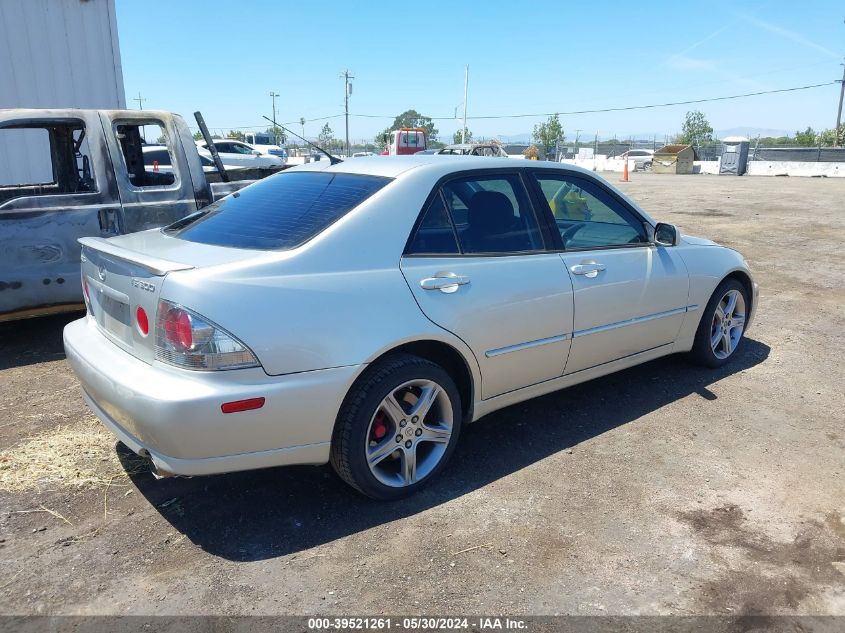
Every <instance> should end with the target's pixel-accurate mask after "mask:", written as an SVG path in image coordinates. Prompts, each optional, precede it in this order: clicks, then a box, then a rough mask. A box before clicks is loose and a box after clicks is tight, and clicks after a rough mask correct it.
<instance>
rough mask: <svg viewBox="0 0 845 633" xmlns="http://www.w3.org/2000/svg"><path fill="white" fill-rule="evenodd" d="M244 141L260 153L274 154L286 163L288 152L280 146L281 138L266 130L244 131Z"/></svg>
mask: <svg viewBox="0 0 845 633" xmlns="http://www.w3.org/2000/svg"><path fill="white" fill-rule="evenodd" d="M244 142H245V143H246V144H247V145H250V146H252V148H253V149H257V150H258V151H259V152H261V153H262V154H266V155H268V156H275V157H276V158H280V159H282V160H283V161H284V162H285V164H287V161H288V152H287V150H286V149H285V148H284V147H282V143H283V141H282V139H280V138H277V137H276V136H275V135H273V134H269V133H268V132H246V133H245V134H244Z"/></svg>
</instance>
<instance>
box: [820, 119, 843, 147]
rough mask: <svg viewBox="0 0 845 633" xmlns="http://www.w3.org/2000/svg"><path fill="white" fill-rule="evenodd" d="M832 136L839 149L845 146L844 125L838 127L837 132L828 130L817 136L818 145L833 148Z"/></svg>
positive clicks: (831, 129)
mask: <svg viewBox="0 0 845 633" xmlns="http://www.w3.org/2000/svg"><path fill="white" fill-rule="evenodd" d="M834 136H836V144H837V145H839V146H840V147H842V146H843V145H845V124H843V125H840V126H839V130H838V131H834V129H833V128H830V129H829V130H825V131H824V132H822V133H821V134H819V144H820V145H822V146H824V147H833V140H834Z"/></svg>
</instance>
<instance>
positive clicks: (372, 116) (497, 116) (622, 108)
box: [349, 81, 839, 121]
mask: <svg viewBox="0 0 845 633" xmlns="http://www.w3.org/2000/svg"><path fill="white" fill-rule="evenodd" d="M837 83H839V82H838V81H828V82H825V83H821V84H811V85H809V86H796V87H794V88H778V89H777V90H760V91H758V92H746V93H744V94H739V95H728V96H724V97H708V98H706V99H688V100H686V101H670V102H667V103H650V104H647V105H635V106H619V107H616V108H599V109H595V110H571V111H569V112H562V111H558V112H535V113H532V114H490V115H480V116H468V117H467V119H521V118H529V117H543V116H552V115H555V114H557V115H561V116H564V115H572V114H598V113H602V112H624V111H628V110H646V109H649V108H666V107H670V106H677V105H690V104H693V103H707V102H710V101H727V100H729V99H744V98H746V97H757V96H760V95H769V94H775V93H779V92H797V91H799V90H810V89H812V88H821V87H823V86H831V85H833V84H837ZM349 116H357V117H364V118H369V119H393V118H395V117H393V116H385V115H380V114H350V115H349ZM430 118H431V119H432V120H433V121H454V120H455V117H451V116H439V117H437V116H436V117H430Z"/></svg>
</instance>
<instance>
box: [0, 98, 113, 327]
mask: <svg viewBox="0 0 845 633" xmlns="http://www.w3.org/2000/svg"><path fill="white" fill-rule="evenodd" d="M45 114H48V113H45ZM102 135H103V129H102V125H101V122H100V118H99V116H98V115H97V113H96V112H91V111H85V110H78V111H73V114H72V115H69V116H61V117H55V116H54V117H50V116H33V115H32V114H17V113H16V114H12V115H7V116H5V117H3V119H2V121H0V291H2V292H0V321H2V320H6V319H9V318H14V317H17V316H27V315H33V314H47V313H50V312H56V311H62V310H67V309H73V308H77V307H82V302H83V300H82V287H81V285H80V280H79V254H80V246H79V243H78V242H77V240H78V239H79V238H80V237H85V236H99V237H108V236H110V235H117V234H118V233H119V232H120V198H119V194H118V190H117V185H116V183H115V182H114V177H113V174H112V171H111V168H110V163H109V155H108V152H107V151H106V150H105V148H104V146H103V144H102V142H101V140H102Z"/></svg>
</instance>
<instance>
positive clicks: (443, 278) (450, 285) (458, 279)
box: [420, 273, 469, 294]
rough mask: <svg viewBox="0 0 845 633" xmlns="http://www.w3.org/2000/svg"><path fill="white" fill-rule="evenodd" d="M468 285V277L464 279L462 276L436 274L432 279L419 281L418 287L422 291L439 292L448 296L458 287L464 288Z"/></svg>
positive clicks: (427, 278)
mask: <svg viewBox="0 0 845 633" xmlns="http://www.w3.org/2000/svg"><path fill="white" fill-rule="evenodd" d="M468 283H469V277H464V276H463V275H456V274H455V273H436V274H435V275H434V277H426V278H425V279H421V280H420V287H421V288H422V289H423V290H439V291H440V292H445V293H447V294H448V293H452V292H455V291H457V289H458V286H465V285H467V284H468Z"/></svg>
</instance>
